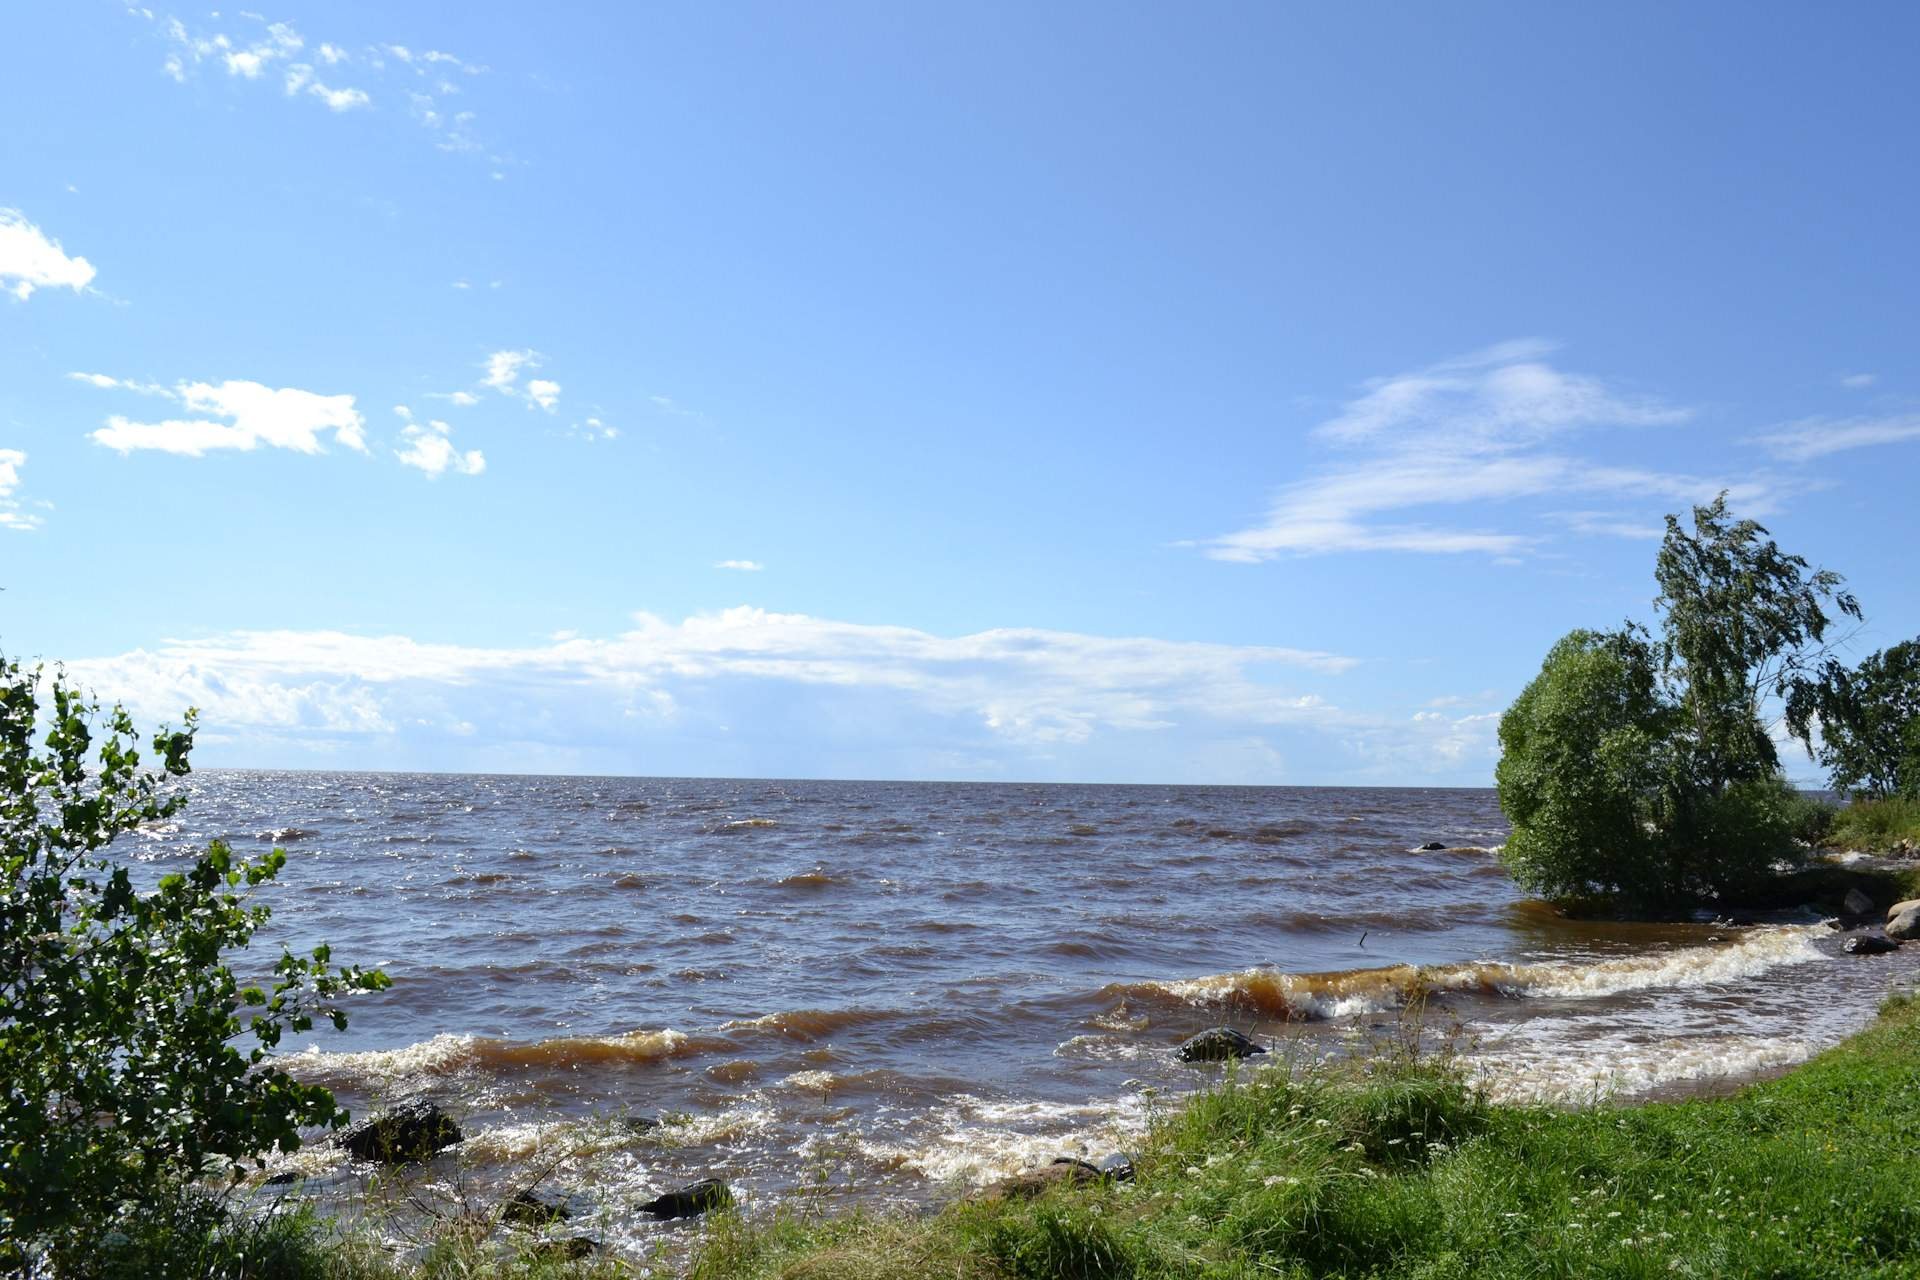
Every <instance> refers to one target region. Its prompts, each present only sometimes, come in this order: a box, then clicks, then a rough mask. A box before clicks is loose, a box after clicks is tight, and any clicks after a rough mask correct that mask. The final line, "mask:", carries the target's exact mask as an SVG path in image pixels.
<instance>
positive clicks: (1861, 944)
mask: <svg viewBox="0 0 1920 1280" xmlns="http://www.w3.org/2000/svg"><path fill="white" fill-rule="evenodd" d="M1841 949H1842V950H1843V951H1845V952H1846V953H1847V954H1848V955H1850V956H1880V955H1885V954H1886V953H1887V952H1889V951H1898V950H1899V949H1900V944H1899V943H1897V942H1895V941H1893V940H1892V939H1891V938H1882V937H1880V936H1878V935H1876V934H1871V933H1863V934H1861V935H1860V936H1859V937H1857V938H1848V939H1847V942H1846V946H1844V947H1842V948H1841Z"/></svg>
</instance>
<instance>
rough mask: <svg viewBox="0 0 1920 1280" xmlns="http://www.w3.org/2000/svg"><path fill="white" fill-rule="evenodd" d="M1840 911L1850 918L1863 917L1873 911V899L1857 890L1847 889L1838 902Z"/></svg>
mask: <svg viewBox="0 0 1920 1280" xmlns="http://www.w3.org/2000/svg"><path fill="white" fill-rule="evenodd" d="M1840 909H1841V910H1842V911H1844V912H1846V913H1847V914H1848V915H1850V916H1864V915H1866V914H1867V913H1868V912H1870V911H1872V910H1873V899H1872V898H1869V897H1868V896H1867V895H1866V894H1864V893H1862V892H1860V891H1859V890H1858V889H1849V890H1847V896H1846V897H1845V898H1843V899H1842V900H1841V902H1840Z"/></svg>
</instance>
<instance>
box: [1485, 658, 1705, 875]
mask: <svg viewBox="0 0 1920 1280" xmlns="http://www.w3.org/2000/svg"><path fill="white" fill-rule="evenodd" d="M1673 720H1674V711H1673V709H1672V708H1671V707H1669V706H1667V705H1665V704H1664V703H1663V702H1662V701H1661V699H1660V697H1659V693H1658V687H1657V672H1656V667H1655V663H1654V656H1653V653H1652V650H1651V648H1650V647H1649V646H1648V645H1647V644H1646V642H1645V641H1644V640H1643V639H1642V638H1641V637H1639V636H1637V635H1635V634H1633V633H1632V632H1627V631H1619V632H1594V631H1576V632H1574V633H1573V634H1571V635H1569V636H1567V637H1566V638H1565V639H1563V640H1561V641H1560V643H1559V644H1556V645H1555V646H1554V647H1553V650H1552V652H1550V653H1549V654H1548V655H1547V660H1546V662H1545V663H1544V664H1542V666H1541V668H1540V674H1539V675H1537V676H1535V677H1534V679H1533V681H1532V683H1530V684H1528V685H1527V687H1526V688H1525V689H1524V690H1523V691H1522V692H1521V694H1520V696H1519V697H1518V698H1517V699H1515V700H1514V704H1513V706H1512V707H1511V708H1510V709H1509V710H1508V711H1507V713H1506V714H1505V715H1504V716H1502V717H1501V719H1500V746H1501V756H1500V764H1499V767H1498V769H1497V770H1496V771H1495V775H1494V777H1495V783H1496V785H1497V786H1498V788H1499V793H1500V807H1501V808H1502V809H1503V810H1504V811H1505V812H1506V815H1507V819H1508V821H1510V822H1511V823H1512V824H1513V834H1512V835H1511V836H1510V837H1509V838H1508V840H1507V844H1506V848H1505V850H1504V852H1503V853H1502V857H1503V858H1504V860H1505V861H1506V864H1507V866H1508V868H1509V869H1510V870H1511V871H1512V872H1513V877H1514V879H1515V880H1517V881H1518V882H1519V883H1520V884H1521V885H1523V886H1524V887H1526V888H1527V889H1529V890H1531V891H1533V892H1535V893H1540V894H1545V895H1547V896H1549V897H1574V896H1579V895H1583V894H1594V893H1601V894H1609V895H1618V896H1620V897H1624V898H1628V899H1633V900H1636V901H1660V900H1664V899H1667V898H1670V897H1672V896H1673V895H1674V894H1675V893H1676V892H1677V891H1678V889H1679V876H1678V874H1677V872H1678V869H1677V868H1675V867H1674V866H1673V865H1672V864H1671V860H1670V859H1669V858H1668V856H1667V847H1666V844H1665V842H1664V841H1663V840H1662V839H1661V838H1660V832H1659V822H1660V820H1661V817H1662V814H1663V811H1664V807H1665V804H1666V790H1667V785H1668V781H1669V778H1670V776H1671V773H1672V764H1671V761H1670V759H1669V746H1668V742H1669V739H1670V738H1671V736H1672V725H1673Z"/></svg>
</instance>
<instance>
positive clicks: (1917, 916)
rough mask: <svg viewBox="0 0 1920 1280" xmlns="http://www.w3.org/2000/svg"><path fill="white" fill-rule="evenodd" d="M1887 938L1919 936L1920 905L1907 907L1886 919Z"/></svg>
mask: <svg viewBox="0 0 1920 1280" xmlns="http://www.w3.org/2000/svg"><path fill="white" fill-rule="evenodd" d="M1887 936H1888V937H1889V938H1901V939H1906V938H1920V907H1908V908H1907V909H1906V910H1905V911H1902V912H1901V913H1900V914H1899V915H1897V916H1895V917H1894V918H1893V919H1891V920H1889V921H1887Z"/></svg>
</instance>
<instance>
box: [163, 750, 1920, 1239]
mask: <svg viewBox="0 0 1920 1280" xmlns="http://www.w3.org/2000/svg"><path fill="white" fill-rule="evenodd" d="M190 786H191V788H192V791H193V799H192V802H191V804H190V805H189V807H188V809H187V810H186V812H185V813H184V814H183V815H182V816H181V819H180V821H179V822H178V823H177V824H175V825H174V826H172V827H169V828H167V829H165V830H160V831H154V832H151V833H147V834H146V835H145V836H144V837H143V839H142V841H141V842H140V848H139V850H138V856H139V857H140V858H141V859H142V860H143V861H145V862H149V863H152V864H156V866H164V864H165V863H167V862H168V861H170V860H171V859H173V858H176V857H180V856H183V855H184V854H186V853H187V852H189V851H191V850H192V849H194V848H196V847H198V846H200V845H203V844H204V843H205V841H206V840H208V839H209V838H212V837H214V836H225V837H226V838H228V839H229V840H230V841H231V842H232V843H233V844H234V845H235V846H236V847H237V848H238V849H240V850H241V851H243V852H246V851H249V850H253V851H261V850H264V849H266V848H268V847H270V846H272V845H280V846H282V847H284V848H285V849H286V850H287V853H288V863H287V867H286V869H285V870H284V871H283V872H282V874H281V876H280V878H279V880H278V882H277V883H276V884H275V886H273V888H272V889H271V890H270V897H269V899H268V901H269V902H270V904H271V905H272V906H273V908H274V911H275V920H274V922H273V926H272V929H271V932H270V934H269V935H267V936H265V937H263V938H262V940H261V942H262V944H263V945H266V946H277V945H278V944H279V943H281V942H285V943H286V944H288V945H291V946H294V947H296V948H304V947H310V946H312V945H314V944H315V943H317V942H320V941H323V940H325V941H329V942H331V943H332V944H333V946H334V952H335V955H336V957H338V958H340V959H343V960H347V961H351V962H357V963H364V964H371V965H378V966H380V967H382V968H384V969H386V971H387V972H388V973H389V975H391V977H392V978H393V980H394V985H393V988H392V990H391V991H388V992H384V993H380V994H377V995H370V996H364V997H358V998H356V999H355V1000H354V1001H353V1002H352V1004H351V1013H352V1025H351V1028H350V1029H349V1031H348V1032H346V1033H345V1034H333V1033H329V1034H327V1035H326V1036H324V1037H319V1038H317V1039H316V1040H315V1041H314V1042H313V1043H311V1044H309V1045H306V1046H304V1047H298V1046H296V1052H295V1053H294V1054H293V1055H292V1056H291V1057H290V1059H289V1067H290V1069H291V1070H293V1071H294V1072H295V1073H296V1074H298V1075H300V1076H302V1077H304V1078H308V1079H312V1080H316V1081H320V1082H323V1083H326V1084H328V1085H329V1086H331V1087H333V1088H334V1089H335V1090H336V1091H337V1092H338V1093H339V1094H340V1096H341V1098H342V1100H343V1101H344V1102H345V1103H346V1104H347V1105H349V1106H350V1107H352V1108H353V1109H354V1110H355V1111H356V1113H365V1112H366V1111H368V1110H371V1109H373V1108H374V1107H375V1106H377V1105H378V1104H381V1103H385V1102H390V1101H395V1100H400V1099H406V1098H413V1097H428V1098H432V1099H434V1100H437V1101H439V1102H441V1103H442V1104H443V1105H445V1106H447V1107H448V1108H449V1109H451V1110H452V1111H454V1113H455V1114H456V1115H457V1116H459V1117H460V1119H461V1122H462V1124H463V1125H464V1126H465V1127H466V1129H467V1132H468V1133H469V1135H470V1138H469V1141H468V1142H466V1143H465V1144H463V1146H462V1147H461V1148H460V1149H459V1154H458V1156H457V1157H449V1158H447V1159H445V1160H443V1161H441V1162H439V1164H438V1165H436V1167H435V1171H434V1176H435V1177H437V1178H439V1179H440V1180H441V1183H442V1186H443V1189H446V1188H450V1189H449V1190H444V1194H447V1195H465V1196H472V1195H476V1194H477V1195H481V1196H483V1197H484V1196H486V1195H490V1194H494V1193H495V1191H496V1190H497V1188H498V1187H500V1186H503V1185H510V1184H515V1183H516V1182H524V1181H526V1180H527V1179H529V1178H530V1177H532V1176H533V1175H534V1173H535V1172H537V1171H538V1170H543V1169H546V1168H548V1166H549V1165H553V1164H555V1162H558V1164H557V1168H556V1169H555V1170H554V1172H553V1173H552V1174H551V1175H550V1176H549V1177H548V1184H547V1185H556V1184H557V1185H561V1186H563V1187H564V1188H566V1189H568V1190H569V1191H571V1192H572V1193H573V1194H574V1196H575V1197H576V1204H577V1205H578V1206H579V1207H580V1208H581V1209H582V1210H583V1211H586V1212H588V1213H590V1214H591V1215H592V1216H593V1217H594V1219H595V1222H596V1228H597V1230H598V1231H599V1232H600V1233H601V1234H604V1235H605V1236H607V1237H608V1238H609V1239H611V1240H613V1241H614V1242H615V1243H618V1244H624V1245H628V1246H644V1245H645V1244H646V1243H647V1242H648V1240H649V1238H650V1237H657V1236H658V1234H659V1233H661V1232H673V1231H681V1230H685V1229H686V1228H685V1227H659V1226H655V1225H652V1224H651V1223H649V1222H648V1221H647V1220H645V1219H644V1218H642V1217H640V1216H638V1215H637V1214H635V1213H634V1212H633V1206H634V1205H635V1204H637V1203H638V1202H639V1201H643V1200H645V1199H647V1198H648V1197H649V1196H651V1195H653V1194H655V1193H657V1192H658V1191H660V1190H663V1189H666V1188H669V1187H672V1186H676V1185H679V1184H681V1183H683V1182H686V1181H689V1180H692V1179H694V1178H697V1177H704V1176H720V1177H724V1178H726V1179H727V1180H728V1181H729V1182H731V1183H732V1184H733V1185H734V1186H735V1188H736V1190H738V1191H739V1192H741V1193H742V1194H743V1196H744V1197H745V1198H746V1199H747V1201H748V1202H749V1204H756V1203H757V1204H763V1205H764V1204H768V1203H771V1202H772V1200H773V1199H774V1198H775V1197H776V1196H777V1195H780V1194H782V1193H791V1192H793V1191H794V1190H795V1189H796V1188H802V1187H808V1186H825V1187H826V1188H828V1189H829V1191H830V1192H831V1194H833V1195H834V1196H837V1197H851V1198H855V1199H861V1200H866V1201H879V1202H907V1203H915V1202H925V1201H928V1200H931V1199H937V1198H941V1197H945V1196H948V1195H951V1194H953V1193H954V1192H955V1191H956V1190H958V1189H962V1188H964V1187H966V1186H969V1185H977V1184H980V1183H983V1182H986V1181H989V1180H991V1179H993V1178H995V1177H999V1176H1003V1175H1005V1174H1007V1173H1010V1172H1013V1171H1016V1170H1018V1169H1021V1168H1024V1167H1028V1166H1030V1165H1032V1164H1034V1163H1042V1162H1044V1161H1046V1160H1048V1159H1050V1158H1052V1157H1053V1156H1055V1155H1061V1154H1075V1155H1087V1156H1093V1157H1098V1156H1101V1155H1104V1154H1106V1153H1108V1152H1110V1151H1113V1150H1115V1149H1119V1148H1122V1147H1124V1146H1125V1145H1126V1144H1127V1143H1128V1142H1130V1141H1131V1140H1132V1139H1133V1138H1135V1137H1137V1135H1138V1133H1139V1131H1140V1129H1141V1127H1142V1126H1143V1124H1144V1123H1145V1121H1146V1119H1147V1115H1148V1111H1149V1109H1150V1108H1151V1107H1152V1106H1153V1105H1156V1103H1155V1102H1154V1099H1155V1098H1156V1096H1158V1097H1161V1098H1164V1097H1167V1096H1170V1095H1177V1094H1178V1093H1179V1092H1180V1091H1182V1090H1186V1089H1191V1088H1193V1087H1195V1085H1196V1084H1198V1083H1201V1082H1202V1081H1204V1079H1206V1073H1205V1072H1204V1071H1203V1070H1200V1069H1196V1068H1194V1067H1190V1066H1185V1065H1182V1064H1180V1063H1179V1062H1178V1061H1177V1060H1176V1059H1175V1058H1174V1056H1173V1052H1172V1050H1173V1046H1175V1045H1176V1044H1177V1043H1178V1042H1179V1041H1180V1040H1181V1039H1182V1038H1184V1037H1185V1036H1187V1035H1189V1034H1191V1033H1192V1032H1194V1031H1197V1030H1200V1029H1202V1028H1204V1027H1207V1026H1210V1025H1216V1024H1219V1023H1222V1022H1227V1023H1231V1024H1233V1025H1235V1026H1238V1027H1240V1028H1241V1029H1243V1030H1245V1031H1248V1032H1250V1033H1253V1034H1255V1035H1258V1036H1261V1037H1274V1038H1278V1039H1280V1040H1282V1041H1284V1042H1285V1044H1286V1045H1288V1046H1291V1047H1292V1048H1293V1049H1294V1050H1296V1051H1302V1052H1319V1051H1324V1050H1328V1049H1332V1048H1335V1047H1336V1046H1338V1045H1339V1044H1340V1043H1342V1042H1343V1040H1345V1039H1348V1038H1350V1037H1351V1036H1352V1034H1353V1033H1354V1031H1355V1030H1356V1029H1362V1030H1365V1029H1378V1028H1381V1027H1386V1026H1388V1025H1390V1024H1391V1023H1392V1022H1393V1020H1394V1018H1395V1016H1396V1010H1397V1009H1398V1008H1399V1007H1400V1006H1401V1004H1402V1003H1403V1002H1404V1001H1405V1000H1406V999H1407V997H1408V994H1409V992H1411V991H1413V990H1415V989H1419V990H1423V991H1427V992H1429V993H1430V997H1429V1015H1428V1020H1429V1022H1430V1023H1435V1022H1438V1021H1457V1023H1458V1026H1459V1034H1460V1036H1461V1040H1462V1043H1463V1044H1464V1045H1465V1046H1466V1049H1467V1052H1468V1054H1469V1058H1470V1060H1471V1061H1472V1063H1473V1064H1474V1066H1475V1069H1476V1070H1479V1071H1481V1072H1482V1073H1483V1075H1484V1078H1485V1080H1486V1082H1487V1084H1488V1087H1489V1088H1490V1089H1491V1090H1492V1091H1493V1092H1494V1093H1495V1094H1496V1095H1498V1096H1503V1097H1509V1098H1529V1099H1547V1100H1553V1099H1580V1098H1588V1097H1592V1096H1595V1095H1596V1094H1599V1093H1608V1092H1613V1093H1634V1092H1642V1091H1647V1090H1653V1089H1675V1088H1685V1087H1689V1086H1691V1085H1693V1084H1696V1083H1698V1082H1700V1081H1702V1080H1711V1079H1713V1078H1716V1077H1723V1076H1728V1075H1733V1076H1739V1075H1743V1074H1747V1073H1751V1072H1754V1071H1757V1070H1762V1069H1765V1068H1769V1067H1773V1066H1777V1065H1781V1064H1784V1063H1788V1062H1792V1061H1796V1060H1799V1059H1801V1058H1804V1057H1805V1056H1807V1055H1808V1054H1810V1053H1812V1052H1814V1051H1816V1050H1817V1049H1818V1048H1820V1047H1823V1046H1825V1045H1827V1044H1830V1043H1832V1042H1834V1041H1836V1040H1838V1039H1839V1038H1840V1037H1842V1036H1843V1035H1845V1034H1848V1033H1849V1032H1851V1031H1853V1030H1855V1029H1857V1028H1858V1027H1860V1026H1862V1025H1864V1024H1865V1023H1866V1022H1867V1021H1868V1020H1869V1019H1870V1018H1871V1016H1872V1014H1873V1011H1874V1008H1875V1007H1876V1006H1877V1004H1878V1003H1879V1001H1880V999H1881V998H1882V997H1883V995H1884V994H1885V993H1886V991H1887V990H1888V989H1889V986H1890V985H1891V984H1892V983H1894V982H1896V981H1901V980H1904V979H1905V978H1906V977H1907V976H1908V975H1910V974H1911V972H1912V971H1913V970H1914V969H1915V968H1916V967H1920V956H1915V957H1909V956H1907V955H1905V954H1904V953H1903V954H1898V955H1895V956H1892V957H1887V958H1884V959H1872V960H1867V959H1856V958H1853V957H1843V956H1840V955H1839V951H1838V943H1839V938H1838V937H1837V936H1836V935H1834V934H1832V932H1831V931H1830V930H1828V929H1826V928H1824V927H1823V926H1821V925H1820V924H1819V923H1818V922H1816V921H1813V920H1811V918H1809V920H1808V921H1806V922H1803V923H1780V924H1774V925H1769V926H1765V927H1761V928H1756V929H1747V930H1727V929H1719V930H1716V929H1715V928H1713V927H1712V926H1708V925H1699V926H1671V925H1668V926H1649V925H1619V924H1613V925H1594V924H1577V923H1572V922H1568V921H1565V920H1561V919H1559V918H1557V917H1555V916H1554V915H1552V914H1551V913H1550V912H1547V911H1545V910H1543V909H1541V908H1540V907H1539V906H1538V905H1537V904H1528V903H1526V902H1524V901H1522V900H1521V899H1520V897H1519V895H1518V894H1516V892H1515V891H1514V888H1513V886H1512V884H1511V883H1510V882H1509V881H1508V879H1507V878H1506V876H1505V875H1504V873H1503V872H1502V870H1501V868H1500V866H1499V863H1498V861H1497V859H1496V858H1495V856H1494V854H1493V852H1492V849H1493V848H1494V847H1496V846H1497V845H1498V844H1499V843H1500V842H1501V841H1502V840H1503V839H1504V838H1505V835H1506V829H1505V826H1504V824H1503V822H1502V820H1501V817H1500V813H1499V809H1498V806H1497V804H1496V803H1495V800H1494V796H1493V793H1492V792H1490V791H1483V790H1381V789H1365V790H1360V789H1354V790H1347V789H1337V788H1209V787H1100V786H1039V785H1031V786H1029V785H999V784H972V783H969V784H942V783H866V782H857V783H856V782H767V781H712V780H684V779H624V778H530V777H475V776H446V775H400V774H353V773H338V774H327V773H256V772H216V773H207V774H199V775H195V776H194V778H193V779H192V780H191V782H190ZM1430 843H1438V844H1439V845H1441V846H1443V847H1442V848H1439V849H1433V850H1426V849H1422V848H1421V846H1423V845H1427V844H1430ZM642 1119H644V1120H661V1119H664V1120H665V1121H666V1123H664V1124H663V1125H661V1126H660V1127H658V1128H650V1129H644V1130H643V1129H642V1128H641V1127H640V1126H638V1125H636V1124H633V1123H631V1122H634V1121H639V1120H642ZM287 1163H288V1165H290V1167H292V1168H294V1169H296V1170H298V1171H299V1172H301V1173H304V1174H307V1175H309V1176H310V1178H312V1179H313V1181H312V1183H311V1184H310V1185H311V1186H313V1187H315V1188H318V1189H320V1190H322V1191H326V1190H328V1189H332V1190H335V1191H340V1192H343V1193H344V1192H350V1191H352V1190H353V1189H354V1188H357V1187H358V1186H359V1185H360V1184H359V1181H358V1179H359V1174H360V1173H361V1172H362V1171H359V1170H355V1169H353V1168H352V1167H351V1166H349V1165H347V1164H345V1163H343V1162H342V1161H341V1160H340V1159H339V1158H338V1155H337V1154H336V1153H335V1152H334V1151H333V1150H331V1149H328V1148H323V1147H318V1146H316V1147H313V1148H310V1149H308V1150H305V1151H303V1152H301V1153H299V1155H297V1156H296V1157H294V1158H293V1159H292V1160H291V1161H289V1162H287ZM823 1194H824V1193H823Z"/></svg>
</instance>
